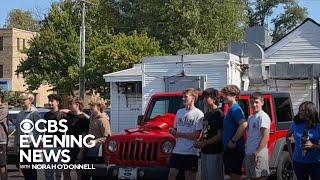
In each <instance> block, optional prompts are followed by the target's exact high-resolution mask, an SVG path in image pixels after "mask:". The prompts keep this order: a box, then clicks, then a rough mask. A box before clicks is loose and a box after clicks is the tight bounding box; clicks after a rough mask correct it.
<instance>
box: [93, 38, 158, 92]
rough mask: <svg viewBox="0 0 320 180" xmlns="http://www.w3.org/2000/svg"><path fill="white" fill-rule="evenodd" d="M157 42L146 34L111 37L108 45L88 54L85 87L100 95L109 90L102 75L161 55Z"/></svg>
mask: <svg viewBox="0 0 320 180" xmlns="http://www.w3.org/2000/svg"><path fill="white" fill-rule="evenodd" d="M163 54H164V52H163V51H162V50H161V49H160V46H159V42H157V41H156V40H155V39H152V38H149V37H148V36H147V34H137V33H134V34H133V35H130V36H127V35H125V34H118V35H114V36H112V39H111V41H110V43H108V44H105V45H102V46H99V47H97V48H96V49H95V50H93V51H91V52H90V55H89V59H88V63H87V77H88V79H87V86H88V87H91V88H92V90H98V92H102V94H108V92H104V91H106V90H109V89H107V88H106V83H105V81H104V79H103V75H104V74H106V73H112V72H115V71H119V70H124V69H128V68H130V67H132V65H133V64H139V63H141V62H142V58H143V57H145V56H156V55H163Z"/></svg>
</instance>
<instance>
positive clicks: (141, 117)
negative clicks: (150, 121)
mask: <svg viewBox="0 0 320 180" xmlns="http://www.w3.org/2000/svg"><path fill="white" fill-rule="evenodd" d="M137 123H138V125H139V126H141V125H142V124H143V115H139V116H138V122H137Z"/></svg>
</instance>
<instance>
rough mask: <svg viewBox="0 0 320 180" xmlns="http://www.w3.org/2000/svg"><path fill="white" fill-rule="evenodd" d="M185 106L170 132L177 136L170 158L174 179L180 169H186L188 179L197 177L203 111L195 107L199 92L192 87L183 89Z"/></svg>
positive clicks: (172, 178) (170, 178) (177, 115)
mask: <svg viewBox="0 0 320 180" xmlns="http://www.w3.org/2000/svg"><path fill="white" fill-rule="evenodd" d="M182 99H183V103H184V106H185V108H183V109H179V110H178V112H177V114H176V119H175V124H174V128H170V129H169V132H170V133H171V134H172V135H173V136H175V137H176V145H175V147H174V149H173V152H172V155H171V159H170V165H169V166H170V172H169V176H168V179H169V180H174V179H176V176H177V175H178V172H179V170H184V171H185V177H186V180H188V179H195V178H196V172H197V170H198V158H199V149H198V148H196V147H195V146H194V144H195V142H196V140H197V139H198V137H199V135H200V132H201V130H202V119H203V113H202V112H201V110H199V109H198V108H196V107H195V105H194V104H195V102H196V101H197V99H198V94H197V93H196V91H195V90H194V89H192V88H190V89H186V90H184V91H183V98H182Z"/></svg>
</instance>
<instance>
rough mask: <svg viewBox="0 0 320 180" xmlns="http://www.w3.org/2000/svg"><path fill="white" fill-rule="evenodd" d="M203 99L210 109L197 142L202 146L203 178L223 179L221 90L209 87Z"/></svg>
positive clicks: (204, 179)
mask: <svg viewBox="0 0 320 180" xmlns="http://www.w3.org/2000/svg"><path fill="white" fill-rule="evenodd" d="M203 97H204V98H203V101H204V104H205V106H206V107H207V109H208V111H207V112H206V113H205V115H204V119H203V130H202V134H201V138H200V139H199V141H197V143H196V144H195V146H196V147H198V148H201V179H202V180H207V179H208V180H209V179H217V180H223V179H224V173H223V157H222V152H223V145H222V126H223V117H224V115H223V112H222V111H221V110H220V109H219V108H218V106H219V101H220V98H219V91H218V90H216V89H213V88H208V89H206V90H205V91H204V92H203Z"/></svg>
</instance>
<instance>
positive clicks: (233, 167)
mask: <svg viewBox="0 0 320 180" xmlns="http://www.w3.org/2000/svg"><path fill="white" fill-rule="evenodd" d="M221 92H222V93H223V94H224V96H225V103H226V104H228V105H229V111H228V112H227V114H226V116H225V118H224V120H223V128H224V129H223V146H224V154H223V159H224V168H225V174H226V175H229V176H230V178H231V179H232V180H240V179H241V175H242V163H243V159H244V151H245V141H244V137H243V134H244V132H245V130H246V128H247V125H248V124H247V121H246V118H245V116H244V113H243V111H242V109H241V107H240V105H239V104H238V103H237V100H238V98H239V95H240V89H239V88H238V87H237V86H236V85H228V86H227V87H224V88H223V89H222V90H221Z"/></svg>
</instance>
